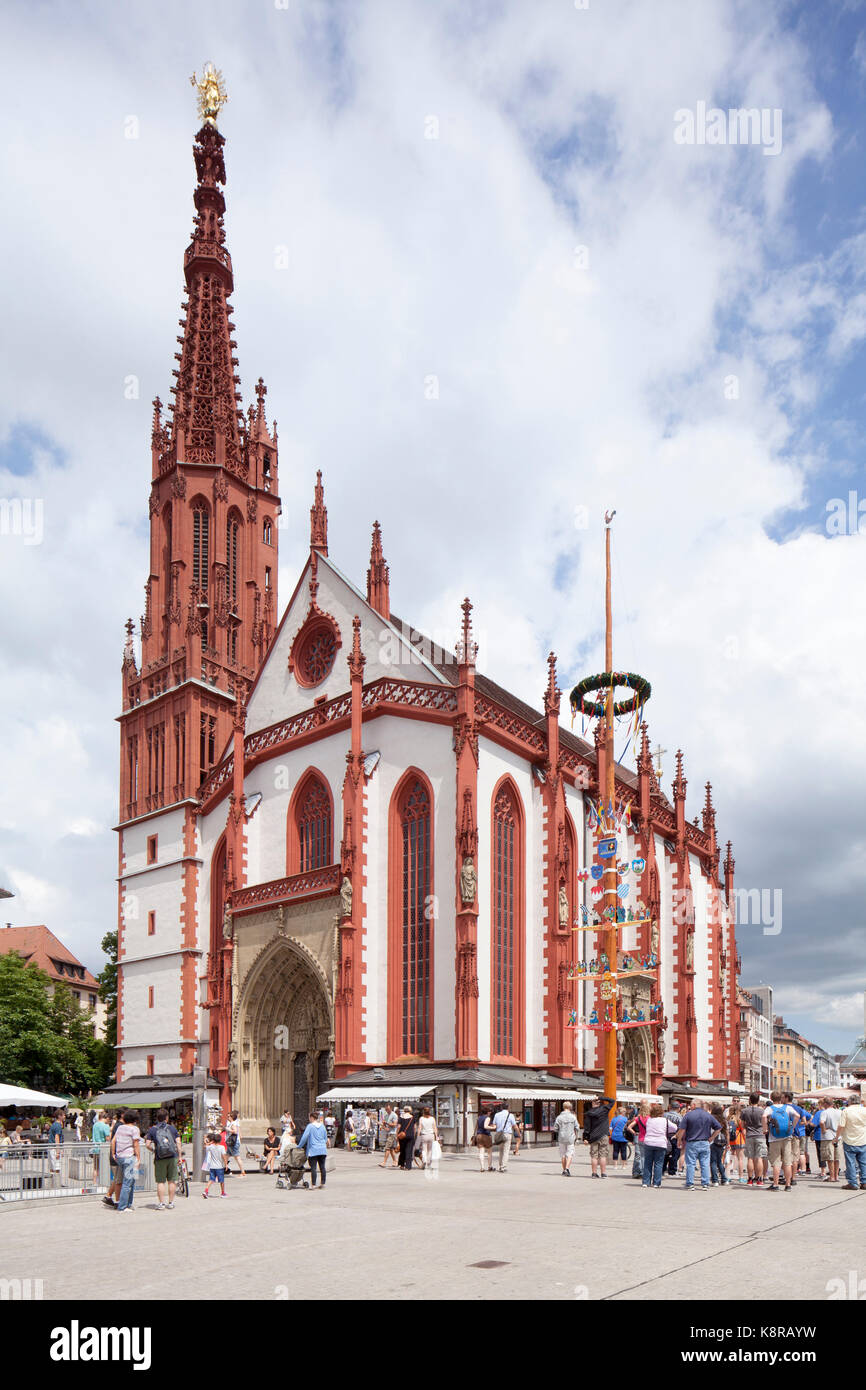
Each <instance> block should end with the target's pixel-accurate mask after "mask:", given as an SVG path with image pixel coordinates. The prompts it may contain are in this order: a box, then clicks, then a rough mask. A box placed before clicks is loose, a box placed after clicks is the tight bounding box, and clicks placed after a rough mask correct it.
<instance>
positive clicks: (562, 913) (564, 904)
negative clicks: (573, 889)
mask: <svg viewBox="0 0 866 1390" xmlns="http://www.w3.org/2000/svg"><path fill="white" fill-rule="evenodd" d="M568 919H569V910H568V893H567V892H566V890H565V884H562V886H561V887H560V890H559V925H560V926H561V927H567V926H568Z"/></svg>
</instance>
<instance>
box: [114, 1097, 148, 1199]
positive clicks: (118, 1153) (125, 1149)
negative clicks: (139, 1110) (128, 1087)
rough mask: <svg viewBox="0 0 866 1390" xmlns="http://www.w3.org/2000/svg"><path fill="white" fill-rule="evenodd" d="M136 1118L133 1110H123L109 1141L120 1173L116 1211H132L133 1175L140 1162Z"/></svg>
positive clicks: (139, 1142)
mask: <svg viewBox="0 0 866 1390" xmlns="http://www.w3.org/2000/svg"><path fill="white" fill-rule="evenodd" d="M137 1119H138V1116H137V1114H136V1113H135V1111H134V1110H124V1112H123V1119H122V1121H121V1123H120V1124H119V1125H118V1126H117V1129H116V1130H115V1132H114V1137H113V1139H112V1141H111V1152H112V1155H113V1156H114V1160H115V1162H116V1164H117V1166H118V1168H119V1170H120V1175H121V1186H120V1197H119V1199H118V1203H117V1210H118V1211H132V1202H133V1197H134V1196H135V1177H136V1173H137V1172H138V1165H139V1163H140V1162H141V1130H140V1129H139V1128H138V1125H137V1124H136V1120H137Z"/></svg>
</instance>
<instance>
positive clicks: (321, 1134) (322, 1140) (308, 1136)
mask: <svg viewBox="0 0 866 1390" xmlns="http://www.w3.org/2000/svg"><path fill="white" fill-rule="evenodd" d="M298 1146H299V1147H300V1148H302V1149H303V1150H304V1152H305V1153H306V1155H307V1161H308V1162H309V1165H310V1186H311V1187H315V1186H316V1174H317V1173H318V1174H319V1176H320V1177H321V1179H322V1182H321V1186H322V1187H324V1186H325V1182H326V1180H327V1179H326V1174H325V1159H326V1158H327V1156H328V1149H329V1148H330V1146H331V1141H330V1139H329V1138H328V1131H327V1129H326V1128H325V1126H324V1124H323V1123H322V1121H321V1120H320V1119H319V1117H318V1115H317V1114H316V1112H315V1110H311V1111H310V1122H309V1124H308V1125H307V1128H306V1129H305V1130H304V1132H303V1134H302V1135H301V1137H300V1139H299V1140H298Z"/></svg>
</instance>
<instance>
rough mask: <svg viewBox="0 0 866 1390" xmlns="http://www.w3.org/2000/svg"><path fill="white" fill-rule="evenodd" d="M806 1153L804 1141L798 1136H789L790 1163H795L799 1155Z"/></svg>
mask: <svg viewBox="0 0 866 1390" xmlns="http://www.w3.org/2000/svg"><path fill="white" fill-rule="evenodd" d="M805 1152H806V1141H805V1139H801V1138H800V1136H799V1134H792V1135H791V1161H792V1162H793V1163H796V1162H797V1160H798V1159H799V1157H800V1154H801V1153H805Z"/></svg>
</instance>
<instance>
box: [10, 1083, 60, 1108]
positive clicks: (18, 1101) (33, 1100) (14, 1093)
mask: <svg viewBox="0 0 866 1390" xmlns="http://www.w3.org/2000/svg"><path fill="white" fill-rule="evenodd" d="M0 1105H53V1106H54V1108H55V1109H59V1108H60V1107H61V1106H65V1105H66V1098H65V1097H64V1096H47V1095H46V1094H45V1092H44V1091H28V1090H27V1089H26V1087H24V1086H8V1085H7V1084H6V1082H5V1081H3V1082H0Z"/></svg>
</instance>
